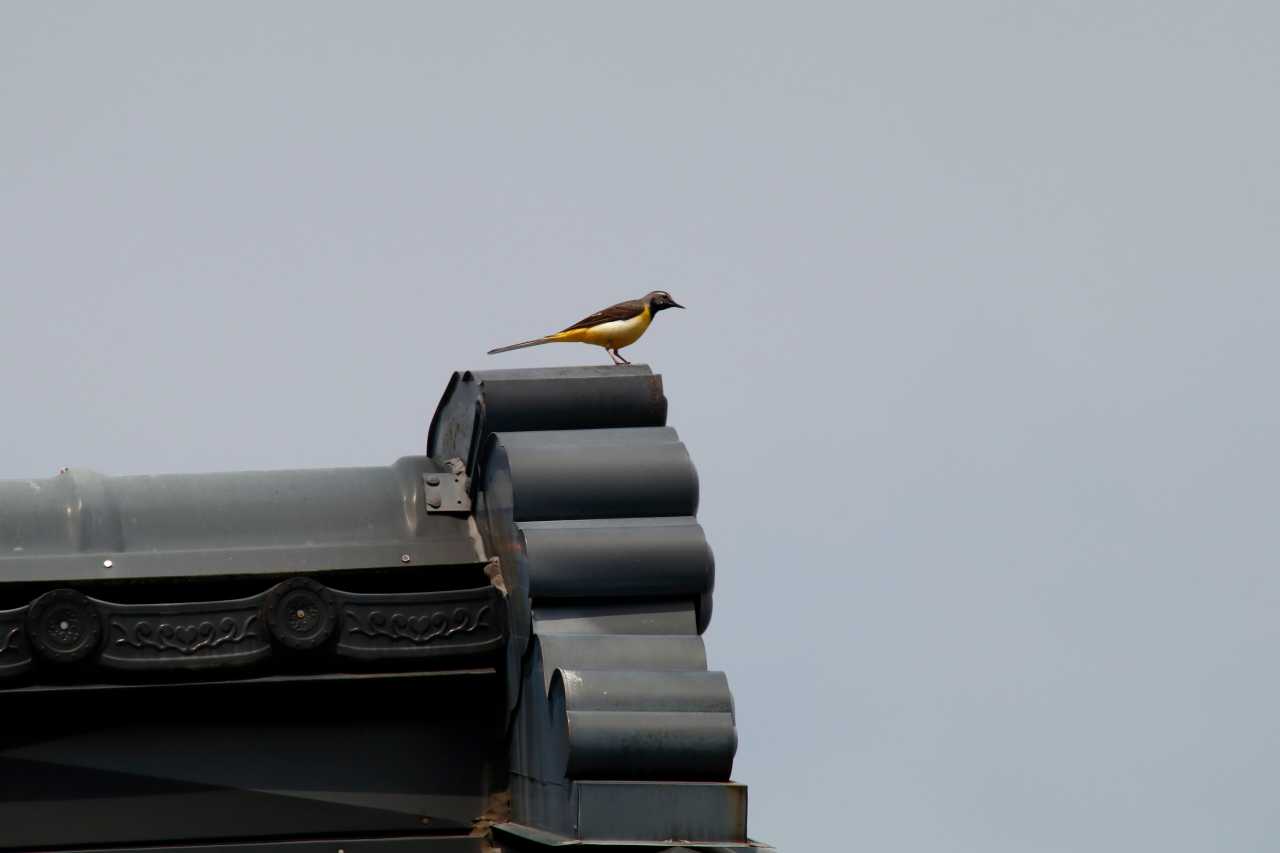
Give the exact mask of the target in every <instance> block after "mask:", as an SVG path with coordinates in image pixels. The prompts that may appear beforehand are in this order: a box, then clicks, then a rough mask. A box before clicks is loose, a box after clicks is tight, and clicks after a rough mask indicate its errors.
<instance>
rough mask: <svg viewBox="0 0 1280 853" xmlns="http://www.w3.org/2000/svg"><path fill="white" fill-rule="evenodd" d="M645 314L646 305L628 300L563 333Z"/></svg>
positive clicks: (598, 312)
mask: <svg viewBox="0 0 1280 853" xmlns="http://www.w3.org/2000/svg"><path fill="white" fill-rule="evenodd" d="M643 312H644V303H643V302H642V301H640V300H639V299H628V300H627V301H626V302H619V303H618V304H617V305H610V306H609V307H608V308H604V309H602V310H600V311H597V312H596V313H594V314H592V315H591V316H590V317H583V318H582V319H581V320H579V321H578V322H576V323H574V324H573V325H572V326H569V327H568V328H565V329H561V330H560V331H561V332H572V331H573V330H574V329H589V328H591V327H592V326H599V325H600V324H601V323H611V322H614V321H616V320H630V319H631V318H632V317H637V316H639V315H640V314H641V313H643Z"/></svg>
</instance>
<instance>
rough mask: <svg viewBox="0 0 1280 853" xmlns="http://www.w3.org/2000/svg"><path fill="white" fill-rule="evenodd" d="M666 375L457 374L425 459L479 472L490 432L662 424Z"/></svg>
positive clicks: (630, 369) (599, 370)
mask: <svg viewBox="0 0 1280 853" xmlns="http://www.w3.org/2000/svg"><path fill="white" fill-rule="evenodd" d="M666 421H667V398H666V397H665V396H664V395H663V393H662V377H661V376H657V375H654V374H653V372H652V371H650V370H649V368H648V367H647V366H645V365H632V366H621V367H605V366H593V367H556V368H532V369H519V370H477V371H465V372H462V373H455V374H453V377H452V378H451V379H450V381H449V384H448V386H447V387H446V388H445V392H444V396H443V397H442V398H441V400H440V405H439V406H437V408H436V411H435V414H434V416H433V417H432V420H431V427H430V429H429V430H428V434H427V455H428V456H432V457H435V458H438V459H448V458H451V457H455V458H458V459H462V460H463V461H464V462H465V463H466V465H467V470H468V472H471V473H474V471H475V461H476V454H477V452H478V451H479V446H480V443H481V442H482V441H483V440H484V438H485V437H486V436H487V435H488V434H489V433H492V432H518V431H523V430H550V429H595V428H607V427H645V426H662V425H663V424H665V423H666Z"/></svg>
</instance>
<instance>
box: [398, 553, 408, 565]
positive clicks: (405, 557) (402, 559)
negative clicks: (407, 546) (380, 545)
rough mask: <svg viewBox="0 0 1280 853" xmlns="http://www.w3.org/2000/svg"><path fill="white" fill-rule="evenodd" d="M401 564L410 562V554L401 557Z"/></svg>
mask: <svg viewBox="0 0 1280 853" xmlns="http://www.w3.org/2000/svg"><path fill="white" fill-rule="evenodd" d="M400 562H402V563H407V562H409V555H408V554H401V555H400Z"/></svg>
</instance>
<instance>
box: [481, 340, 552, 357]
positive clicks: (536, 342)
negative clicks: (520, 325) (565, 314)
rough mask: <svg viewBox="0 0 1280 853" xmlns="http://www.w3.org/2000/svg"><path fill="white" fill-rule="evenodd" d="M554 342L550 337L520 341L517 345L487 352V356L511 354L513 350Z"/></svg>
mask: <svg viewBox="0 0 1280 853" xmlns="http://www.w3.org/2000/svg"><path fill="white" fill-rule="evenodd" d="M555 341H556V339H555V338H554V337H550V336H548V337H545V338H534V339H533V340H531V341H522V342H520V343H518V344H511V345H510V346H505V347H498V348H497V349H491V350H489V355H494V354H496V353H500V352H511V351H512V350H513V349H524V348H525V347H536V346H538V345H539V344H553V343H555Z"/></svg>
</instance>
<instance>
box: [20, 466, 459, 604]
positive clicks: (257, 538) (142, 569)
mask: <svg viewBox="0 0 1280 853" xmlns="http://www.w3.org/2000/svg"><path fill="white" fill-rule="evenodd" d="M441 470H442V469H441V466H439V465H437V464H436V463H434V462H432V461H431V460H429V459H427V458H426V457H422V456H417V457H405V458H402V459H400V460H397V461H396V462H395V463H394V464H393V465H390V466H386V467H366V468H329V469H314V470H294V471H242V472H234V473H213V474H169V475H159V476H129V477H103V476H101V475H99V474H95V473H93V472H87V471H76V470H73V471H67V472H65V473H62V474H59V475H58V476H56V477H53V478H50V479H45V480H15V481H0V582H6V581H7V582H24V581H25V582H41V583H57V582H71V581H83V580H116V579H136V578H141V577H184V576H192V575H223V574H250V573H275V574H280V573H286V572H299V571H304V572H319V571H335V570H340V569H362V568H380V567H389V566H399V565H410V566H413V565H441V564H456V563H461V562H470V561H474V560H476V559H482V555H480V554H478V553H477V550H476V543H475V542H474V540H473V538H472V536H471V530H470V526H469V523H468V520H467V519H466V518H465V517H450V516H445V515H437V514H433V515H430V516H428V515H427V513H426V512H425V510H424V506H423V501H424V498H423V488H424V487H423V481H422V478H423V475H424V474H426V473H435V472H440V471H441Z"/></svg>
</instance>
